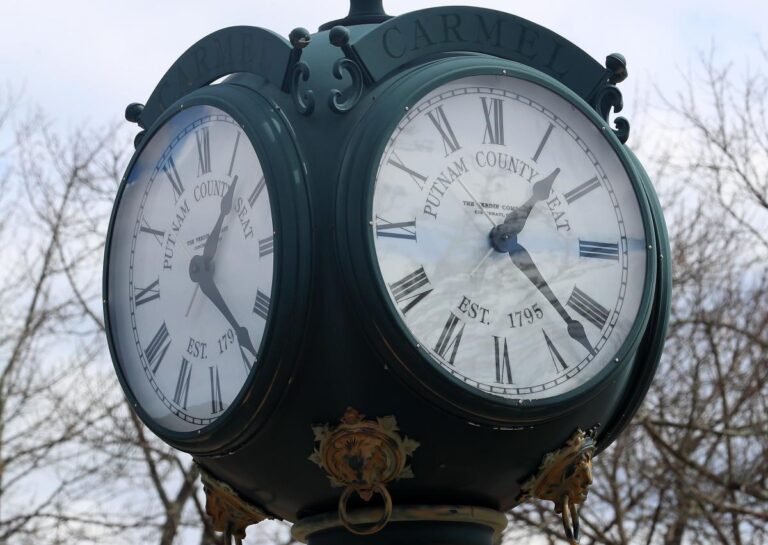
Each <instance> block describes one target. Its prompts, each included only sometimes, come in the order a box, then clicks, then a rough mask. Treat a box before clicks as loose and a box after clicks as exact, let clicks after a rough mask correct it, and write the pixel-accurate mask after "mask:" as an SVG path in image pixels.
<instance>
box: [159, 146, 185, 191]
mask: <svg viewBox="0 0 768 545" xmlns="http://www.w3.org/2000/svg"><path fill="white" fill-rule="evenodd" d="M163 172H165V175H166V176H168V181H170V182H171V187H173V193H174V195H173V196H174V199H175V200H176V201H178V200H179V197H181V194H182V193H184V185H183V184H182V183H181V178H179V172H178V171H177V170H176V164H175V163H174V162H173V157H169V158H168V160H167V161H166V162H165V164H164V165H163Z"/></svg>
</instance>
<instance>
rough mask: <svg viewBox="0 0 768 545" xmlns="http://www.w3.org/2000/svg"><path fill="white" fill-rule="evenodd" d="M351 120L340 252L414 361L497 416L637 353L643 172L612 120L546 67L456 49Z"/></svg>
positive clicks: (649, 222)
mask: <svg viewBox="0 0 768 545" xmlns="http://www.w3.org/2000/svg"><path fill="white" fill-rule="evenodd" d="M392 112H398V113H399V115H396V116H393V115H392V114H391V113H392ZM358 132H359V134H355V136H354V137H353V138H352V139H351V140H350V142H351V144H350V149H348V150H347V155H346V156H347V158H350V160H348V163H347V167H348V168H347V170H346V171H345V172H344V174H343V176H342V178H343V180H344V182H346V183H347V185H346V186H344V189H343V190H342V192H341V195H342V198H343V199H345V200H344V201H342V202H341V204H340V206H339V210H340V211H342V212H343V213H344V214H345V217H346V218H347V220H348V222H349V223H347V225H346V227H347V228H346V229H345V233H346V234H347V235H348V236H347V240H348V241H349V243H350V244H351V245H352V246H351V247H349V248H344V249H343V250H342V251H341V252H340V253H341V254H342V255H350V256H356V257H362V259H358V260H355V261H354V263H352V264H351V269H352V270H351V271H350V272H352V273H354V277H355V278H356V279H357V280H358V282H360V284H361V285H360V288H359V290H358V293H360V294H362V295H363V299H362V300H361V303H360V304H361V306H362V307H365V308H368V309H371V312H373V313H374V314H375V316H376V318H377V319H379V320H380V322H381V324H382V325H381V326H380V327H389V328H390V329H388V330H387V333H386V334H384V335H383V339H385V340H386V343H387V345H389V346H393V347H394V346H397V345H396V344H395V341H396V340H400V339H402V340H404V341H405V342H403V343H402V345H403V347H404V348H403V349H402V353H400V354H399V356H400V357H399V358H397V361H403V362H404V367H406V369H405V371H406V373H411V374H412V375H413V377H414V378H416V379H417V380H419V381H420V382H421V383H422V384H423V386H425V387H426V388H428V389H431V390H434V391H436V392H442V393H443V396H442V398H443V401H444V402H446V403H448V404H450V405H453V406H456V407H459V408H463V409H465V412H469V413H474V412H477V411H478V410H479V409H478V404H477V403H475V402H474V401H473V397H474V398H477V399H482V400H483V401H484V402H485V403H484V404H485V405H486V406H488V405H491V406H493V407H494V409H493V414H494V415H495V417H496V418H497V419H500V420H504V421H518V420H520V421H526V420H529V419H530V417H531V416H532V415H536V417H540V416H541V415H542V414H544V413H543V412H542V411H548V410H551V408H552V407H554V406H559V407H561V408H565V407H568V406H573V405H574V404H575V403H578V402H579V400H580V399H584V398H585V397H589V396H590V395H594V391H595V389H597V388H599V387H600V385H601V383H604V382H605V380H606V378H607V377H609V376H610V375H611V374H613V373H615V372H616V367H617V366H616V363H617V361H624V359H625V358H626V357H627V355H628V354H631V353H633V352H634V351H635V349H636V343H637V340H638V332H640V331H643V330H644V329H645V328H646V326H647V322H648V318H649V312H650V305H651V302H652V300H653V288H654V285H655V271H656V252H655V240H654V233H653V219H652V218H653V216H652V212H651V210H650V208H649V203H648V200H647V197H646V194H645V190H644V188H643V183H642V180H641V178H640V175H639V172H638V171H637V170H636V167H635V165H634V164H633V162H632V161H631V160H630V159H629V158H628V157H624V155H623V153H622V151H621V148H622V145H621V143H620V142H619V141H618V140H617V139H616V137H615V135H614V134H613V133H612V132H611V131H606V130H605V122H604V120H603V119H601V118H600V117H599V116H598V115H597V114H596V113H595V112H594V110H592V109H591V108H590V107H589V106H588V105H587V104H585V103H584V101H583V100H581V99H579V98H578V97H577V96H575V95H574V94H573V93H570V92H568V90H567V89H565V88H563V87H562V86H561V85H558V84H557V82H556V81H554V80H552V79H551V78H548V77H546V76H544V75H542V74H537V73H535V72H533V71H531V70H525V69H523V68H522V67H520V66H516V65H514V64H511V63H507V64H505V63H498V62H492V61H479V60H477V59H472V60H468V59H449V60H443V61H439V62H436V63H434V64H433V65H432V66H429V67H425V68H424V69H423V70H420V71H418V72H415V73H414V74H412V75H411V76H409V77H408V78H406V79H405V80H404V81H403V82H402V83H401V84H400V85H399V87H398V93H397V94H393V95H392V96H388V95H385V96H383V97H382V98H380V99H379V100H378V101H377V104H376V105H375V106H374V107H372V108H371V111H370V112H369V114H368V116H367V118H366V121H365V122H363V123H361V125H360V129H359V131H358ZM362 149H365V150H370V149H374V150H376V153H375V154H374V155H370V154H364V153H361V151H360V150H362ZM361 157H371V158H370V160H368V161H364V160H361V159H360V158H361ZM353 199H356V200H353ZM371 285H373V286H375V287H376V288H377V289H376V290H370V289H366V287H367V286H371ZM394 350H395V351H399V350H398V348H395V349H394ZM457 387H458V388H457ZM458 389H460V391H459V390H458Z"/></svg>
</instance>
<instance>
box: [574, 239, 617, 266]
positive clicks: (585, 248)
mask: <svg viewBox="0 0 768 545" xmlns="http://www.w3.org/2000/svg"><path fill="white" fill-rule="evenodd" d="M579 256H580V257H594V258H596V259H612V260H613V261H618V260H619V244H618V243H609V242H592V241H590V240H581V239H579Z"/></svg>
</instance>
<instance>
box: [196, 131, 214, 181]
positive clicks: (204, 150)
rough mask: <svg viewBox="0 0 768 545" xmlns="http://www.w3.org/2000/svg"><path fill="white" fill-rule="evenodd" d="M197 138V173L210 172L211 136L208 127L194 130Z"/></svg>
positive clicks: (199, 174) (200, 174)
mask: <svg viewBox="0 0 768 545" xmlns="http://www.w3.org/2000/svg"><path fill="white" fill-rule="evenodd" d="M195 139H196V140H197V159H198V161H197V175H198V176H202V175H203V174H210V172H211V138H210V133H209V132H208V127H203V128H202V129H200V130H199V131H195Z"/></svg>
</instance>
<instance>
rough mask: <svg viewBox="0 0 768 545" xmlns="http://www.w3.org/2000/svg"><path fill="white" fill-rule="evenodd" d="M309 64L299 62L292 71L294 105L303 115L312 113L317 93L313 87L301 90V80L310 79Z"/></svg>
mask: <svg viewBox="0 0 768 545" xmlns="http://www.w3.org/2000/svg"><path fill="white" fill-rule="evenodd" d="M309 75H310V70H309V65H308V64H307V63H305V62H304V61H300V62H297V63H296V65H295V66H294V67H293V71H292V72H291V98H292V99H293V105H294V106H296V110H297V111H298V112H299V113H300V114H301V115H310V114H311V113H312V112H313V111H314V110H315V93H314V91H312V90H311V89H307V90H305V91H302V90H300V86H301V82H302V81H307V80H309Z"/></svg>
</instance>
